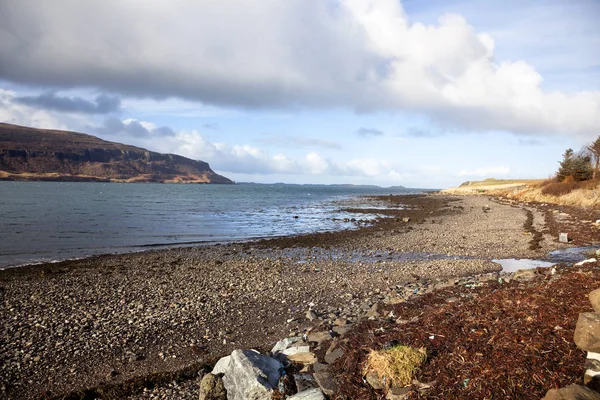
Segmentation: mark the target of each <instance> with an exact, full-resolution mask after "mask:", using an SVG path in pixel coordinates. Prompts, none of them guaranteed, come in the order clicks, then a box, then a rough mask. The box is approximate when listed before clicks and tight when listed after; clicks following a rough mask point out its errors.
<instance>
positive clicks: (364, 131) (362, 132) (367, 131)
mask: <svg viewBox="0 0 600 400" xmlns="http://www.w3.org/2000/svg"><path fill="white" fill-rule="evenodd" d="M356 133H358V135H359V136H363V137H368V136H383V131H380V130H379V129H373V128H360V129H358V130H357V131H356Z"/></svg>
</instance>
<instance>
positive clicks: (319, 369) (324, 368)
mask: <svg viewBox="0 0 600 400" xmlns="http://www.w3.org/2000/svg"><path fill="white" fill-rule="evenodd" d="M327 367H328V365H327V364H322V363H320V362H316V363H314V364H313V365H312V371H313V372H324V371H327Z"/></svg>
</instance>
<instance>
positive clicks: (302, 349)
mask: <svg viewBox="0 0 600 400" xmlns="http://www.w3.org/2000/svg"><path fill="white" fill-rule="evenodd" d="M309 352H310V346H292V347H288V348H287V349H285V350H283V351H282V352H281V354H283V355H286V356H293V355H294V354H298V353H309Z"/></svg>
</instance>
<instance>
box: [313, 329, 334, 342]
mask: <svg viewBox="0 0 600 400" xmlns="http://www.w3.org/2000/svg"><path fill="white" fill-rule="evenodd" d="M326 340H331V334H330V333H329V332H327V331H322V332H313V333H311V334H310V335H308V341H309V342H317V343H321V342H324V341H326Z"/></svg>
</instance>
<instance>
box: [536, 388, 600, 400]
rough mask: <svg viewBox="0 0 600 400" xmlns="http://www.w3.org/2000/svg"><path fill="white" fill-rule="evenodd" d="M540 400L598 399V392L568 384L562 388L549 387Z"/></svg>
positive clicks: (599, 394) (599, 395) (599, 396)
mask: <svg viewBox="0 0 600 400" xmlns="http://www.w3.org/2000/svg"><path fill="white" fill-rule="evenodd" d="M542 400H600V393H597V392H594V391H593V390H591V389H588V388H586V387H585V386H581V385H569V386H567V387H565V388H562V389H550V390H548V392H547V393H546V395H545V396H544V397H543V398H542Z"/></svg>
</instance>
